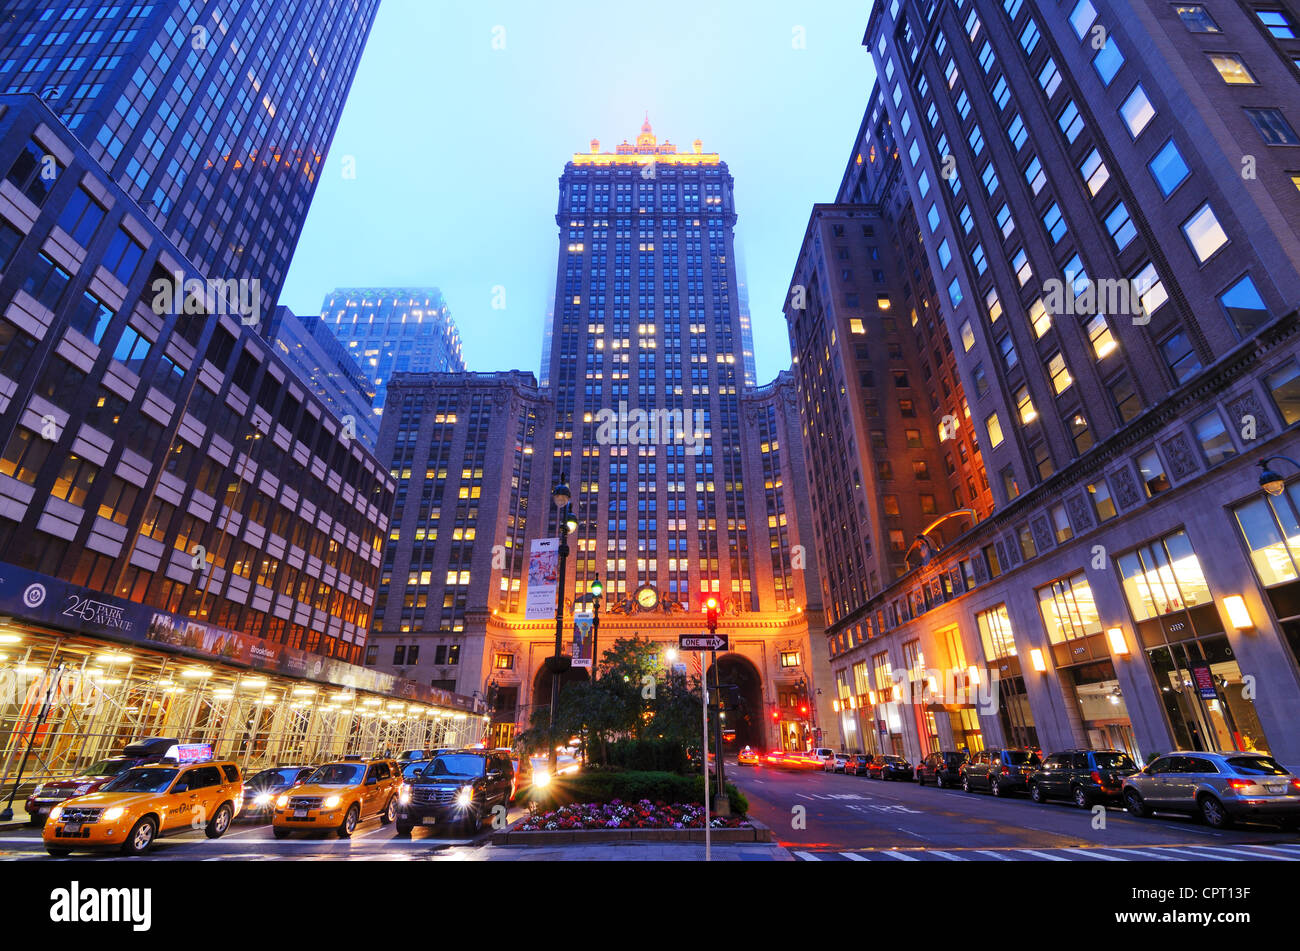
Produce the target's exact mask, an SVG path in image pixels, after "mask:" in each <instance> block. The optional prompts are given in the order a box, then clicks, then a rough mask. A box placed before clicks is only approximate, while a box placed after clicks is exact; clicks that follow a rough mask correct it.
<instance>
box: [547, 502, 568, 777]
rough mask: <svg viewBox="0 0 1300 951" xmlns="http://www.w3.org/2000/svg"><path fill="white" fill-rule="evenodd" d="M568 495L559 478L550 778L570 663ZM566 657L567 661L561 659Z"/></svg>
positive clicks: (549, 757) (551, 664)
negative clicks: (566, 577) (566, 626)
mask: <svg viewBox="0 0 1300 951" xmlns="http://www.w3.org/2000/svg"><path fill="white" fill-rule="evenodd" d="M572 498H573V496H572V493H570V492H569V487H568V485H566V484H565V483H564V482H563V481H561V482H560V484H559V485H557V486H556V487H555V488H554V489H553V490H552V491H551V501H553V502H554V503H555V509H556V513H557V515H556V519H557V521H558V522H559V529H560V572H559V574H560V577H559V579H558V580H557V582H556V588H555V655H554V656H552V657H550V658H547V660H548V664H549V666H550V668H551V729H550V731H549V738H550V742H549V743H548V744H547V746H549V747H550V749H549V750H547V762H548V763H549V765H550V768H551V777H552V778H554V777H555V769H556V766H557V757H556V755H555V754H556V750H555V720H556V717H557V715H558V713H559V709H560V677H561V676H563V675H564V672H565V671H567V670H568V669H569V665H570V664H571V663H572V661H571V660H570V659H569V658H566V657H564V656H563V653H562V652H563V650H564V588H565V581H564V574H565V568H566V566H567V564H568V560H569V531H570V524H571V523H572V520H573V519H572V516H570V515H568V514H567V512H566V510H567V509H568V507H569V502H570V501H571V500H572ZM566 661H568V663H565V662H566Z"/></svg>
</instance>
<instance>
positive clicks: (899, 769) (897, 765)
mask: <svg viewBox="0 0 1300 951" xmlns="http://www.w3.org/2000/svg"><path fill="white" fill-rule="evenodd" d="M867 775H868V776H870V777H871V778H872V779H905V780H907V781H908V782H909V783H910V782H911V781H912V764H911V763H909V762H908V761H907V760H906V759H904V758H903V757H901V756H895V755H894V754H893V753H882V754H881V755H880V756H877V757H876V758H875V759H873V760H872V761H871V762H870V763H869V764H868V765H867Z"/></svg>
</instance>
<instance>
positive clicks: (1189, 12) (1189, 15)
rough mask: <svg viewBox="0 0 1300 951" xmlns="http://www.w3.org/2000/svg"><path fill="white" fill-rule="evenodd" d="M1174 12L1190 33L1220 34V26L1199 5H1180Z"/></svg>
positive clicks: (1175, 7)
mask: <svg viewBox="0 0 1300 951" xmlns="http://www.w3.org/2000/svg"><path fill="white" fill-rule="evenodd" d="M1174 10H1175V11H1176V12H1177V13H1178V18H1179V19H1180V20H1182V21H1183V26H1185V27H1187V29H1188V32H1190V33H1218V32H1219V24H1217V23H1215V22H1214V17H1212V16H1210V14H1209V12H1208V11H1207V10H1206V9H1205V7H1203V6H1201V4H1199V3H1179V4H1176V5H1175V6H1174Z"/></svg>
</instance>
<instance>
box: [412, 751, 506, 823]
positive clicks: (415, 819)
mask: <svg viewBox="0 0 1300 951" xmlns="http://www.w3.org/2000/svg"><path fill="white" fill-rule="evenodd" d="M514 774H515V770H514V765H513V764H512V763H511V762H510V754H509V753H508V752H505V753H503V752H497V751H496V750H457V751H456V752H454V753H440V754H438V755H437V756H435V757H434V758H433V760H432V762H430V763H429V765H428V766H426V767H425V768H424V769H423V771H421V772H419V773H417V774H415V775H414V776H412V777H410V779H408V780H407V788H405V789H403V790H402V795H401V796H400V797H399V805H398V807H397V831H398V833H399V834H401V835H405V834H407V833H409V832H410V831H411V830H412V829H413V828H415V827H416V826H418V825H425V826H429V825H436V826H441V825H451V826H456V827H459V828H460V829H462V830H464V831H467V832H478V831H479V830H480V829H482V828H483V823H484V821H486V820H488V819H490V817H491V815H492V811H493V809H495V808H496V807H497V806H503V807H504V808H506V809H509V808H510V787H511V785H512V783H513V782H514Z"/></svg>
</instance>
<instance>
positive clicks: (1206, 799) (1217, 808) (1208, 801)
mask: <svg viewBox="0 0 1300 951" xmlns="http://www.w3.org/2000/svg"><path fill="white" fill-rule="evenodd" d="M1199 805H1200V807H1201V818H1202V819H1204V820H1205V824H1206V825H1207V826H1209V827H1210V828H1212V829H1227V828H1229V827H1230V826H1231V825H1232V816H1230V815H1228V810H1227V809H1224V808H1223V803H1221V802H1219V800H1218V799H1216V798H1215V797H1213V796H1211V795H1209V794H1208V793H1207V794H1206V795H1204V796H1202V797H1201V801H1200V803H1199Z"/></svg>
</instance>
